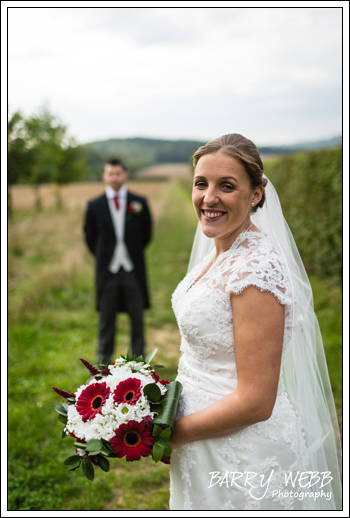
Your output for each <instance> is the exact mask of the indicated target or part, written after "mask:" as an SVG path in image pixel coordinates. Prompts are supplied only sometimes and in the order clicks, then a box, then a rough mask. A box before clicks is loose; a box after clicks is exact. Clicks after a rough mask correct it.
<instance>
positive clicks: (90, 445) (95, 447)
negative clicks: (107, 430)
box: [86, 439, 103, 453]
mask: <svg viewBox="0 0 350 518" xmlns="http://www.w3.org/2000/svg"><path fill="white" fill-rule="evenodd" d="M102 448H103V443H102V441H101V440H100V439H90V441H88V442H87V443H86V451H88V452H89V453H90V452H92V451H97V452H98V453H100V452H101V450H102Z"/></svg>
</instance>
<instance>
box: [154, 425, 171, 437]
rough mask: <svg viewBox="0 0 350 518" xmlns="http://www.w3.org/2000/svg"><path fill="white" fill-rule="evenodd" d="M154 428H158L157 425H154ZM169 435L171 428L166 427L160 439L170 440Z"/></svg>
mask: <svg viewBox="0 0 350 518" xmlns="http://www.w3.org/2000/svg"><path fill="white" fill-rule="evenodd" d="M155 426H158V425H155ZM170 435H171V428H170V426H168V427H167V428H165V429H164V430H163V431H162V433H161V434H160V436H159V437H160V438H161V439H169V438H170Z"/></svg>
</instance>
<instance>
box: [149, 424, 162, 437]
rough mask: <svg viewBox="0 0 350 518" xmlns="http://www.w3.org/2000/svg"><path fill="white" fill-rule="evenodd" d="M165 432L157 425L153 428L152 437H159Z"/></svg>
mask: <svg viewBox="0 0 350 518" xmlns="http://www.w3.org/2000/svg"><path fill="white" fill-rule="evenodd" d="M162 431H163V428H162V427H161V426H159V425H157V424H155V425H154V426H153V430H152V435H153V437H158V435H160V434H161V433H162Z"/></svg>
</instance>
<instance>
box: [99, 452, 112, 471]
mask: <svg viewBox="0 0 350 518" xmlns="http://www.w3.org/2000/svg"><path fill="white" fill-rule="evenodd" d="M96 461H97V464H98V465H99V467H100V468H101V469H102V471H109V461H108V460H107V459H106V457H103V455H99V456H98V457H96Z"/></svg>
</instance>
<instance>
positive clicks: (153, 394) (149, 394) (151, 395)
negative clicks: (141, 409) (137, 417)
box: [143, 383, 162, 403]
mask: <svg viewBox="0 0 350 518" xmlns="http://www.w3.org/2000/svg"><path fill="white" fill-rule="evenodd" d="M143 393H144V395H145V396H146V398H148V399H149V400H150V401H151V402H152V403H157V402H158V401H159V400H160V398H161V397H162V393H161V391H160V388H159V387H158V385H156V384H155V383H149V384H148V385H146V386H145V387H144V388H143Z"/></svg>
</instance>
